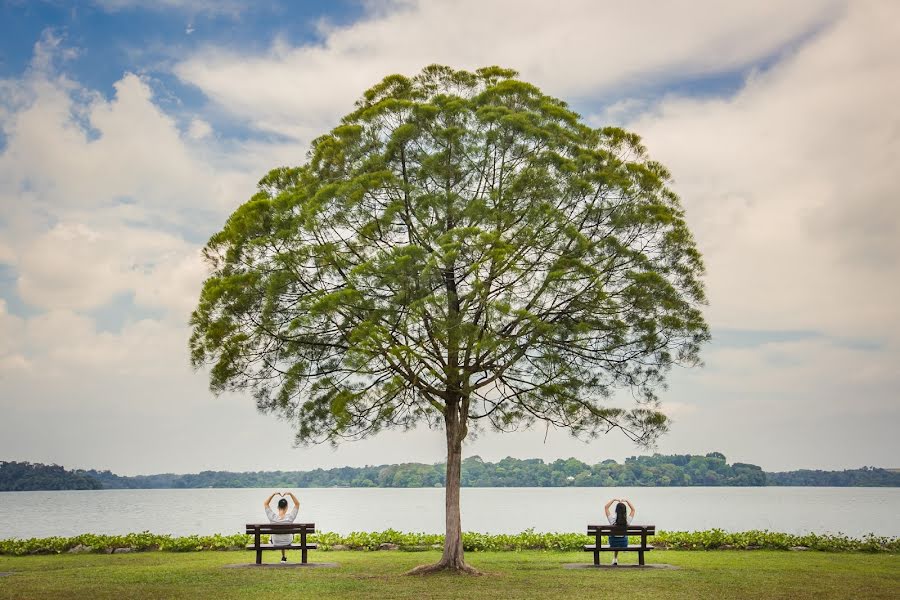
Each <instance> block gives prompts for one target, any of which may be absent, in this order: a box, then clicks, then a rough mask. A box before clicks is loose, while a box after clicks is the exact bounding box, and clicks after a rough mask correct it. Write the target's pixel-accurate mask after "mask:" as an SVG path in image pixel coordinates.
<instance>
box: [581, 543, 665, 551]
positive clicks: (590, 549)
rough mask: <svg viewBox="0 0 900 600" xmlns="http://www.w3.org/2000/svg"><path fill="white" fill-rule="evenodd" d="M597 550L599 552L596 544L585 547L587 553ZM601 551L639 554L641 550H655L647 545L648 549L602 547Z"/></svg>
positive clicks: (637, 547) (640, 547)
mask: <svg viewBox="0 0 900 600" xmlns="http://www.w3.org/2000/svg"><path fill="white" fill-rule="evenodd" d="M595 550H598V548H597V545H596V544H585V546H584V551H585V552H593V551H595ZM599 550H600V552H614V551H618V552H623V551H629V550H631V551H634V552H638V551H641V550H653V546H650V545H647V546H646V547H642V546H625V547H619V548H617V547H615V546H600V548H599Z"/></svg>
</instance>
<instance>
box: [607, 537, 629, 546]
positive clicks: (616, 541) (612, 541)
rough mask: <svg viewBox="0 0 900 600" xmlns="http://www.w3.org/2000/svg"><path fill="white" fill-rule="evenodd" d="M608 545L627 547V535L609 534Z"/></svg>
mask: <svg viewBox="0 0 900 600" xmlns="http://www.w3.org/2000/svg"><path fill="white" fill-rule="evenodd" d="M609 547H610V548H627V547H628V536H627V535H611V536H609Z"/></svg>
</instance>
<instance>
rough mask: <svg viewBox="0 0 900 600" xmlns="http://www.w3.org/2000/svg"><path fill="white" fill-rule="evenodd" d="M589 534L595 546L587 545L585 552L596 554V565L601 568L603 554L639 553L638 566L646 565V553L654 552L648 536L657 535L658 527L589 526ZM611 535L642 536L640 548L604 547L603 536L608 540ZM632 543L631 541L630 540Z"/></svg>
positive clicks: (630, 546)
mask: <svg viewBox="0 0 900 600" xmlns="http://www.w3.org/2000/svg"><path fill="white" fill-rule="evenodd" d="M587 534H588V535H590V536H593V537H594V543H593V544H585V546H584V551H585V552H593V553H594V564H595V565H597V566H600V553H601V552H637V553H638V564H641V565H643V564H644V552H649V551H650V550H653V546H648V545H647V536H651V535H654V534H656V525H629V526H627V527H617V526H615V525H588V526H587ZM611 535H627V536H641V544H640V545H639V546H635V545H631V544H629V545H628V546H624V547H622V548H615V547H610V546H609V545H606V546H604V545H603V543H602V540H603V536H606V537H607V539H608V538H609V536H611ZM629 541H631V540H629Z"/></svg>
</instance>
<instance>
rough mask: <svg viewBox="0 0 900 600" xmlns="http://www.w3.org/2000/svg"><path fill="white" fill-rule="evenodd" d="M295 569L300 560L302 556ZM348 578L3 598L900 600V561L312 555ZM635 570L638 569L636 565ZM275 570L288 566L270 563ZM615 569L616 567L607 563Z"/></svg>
mask: <svg viewBox="0 0 900 600" xmlns="http://www.w3.org/2000/svg"><path fill="white" fill-rule="evenodd" d="M290 556H291V558H292V559H294V560H297V559H299V554H298V555H297V556H296V557H294V556H293V555H290ZM310 556H311V560H312V561H318V562H337V563H339V565H340V566H339V567H338V568H336V569H302V568H293V569H290V568H289V569H254V568H250V569H227V568H224V566H225V565H228V564H235V563H249V562H252V559H253V554H252V553H251V552H197V553H186V554H176V553H166V552H141V553H133V554H112V555H108V554H82V555H67V554H62V555H55V556H22V557H10V556H3V557H0V572H13V574H12V575H10V576H8V577H0V598H15V599H17V600H26V599H29V598H40V599H41V600H47V599H48V598H116V599H122V598H141V599H151V598H191V599H192V600H196V599H197V598H212V597H216V598H261V597H264V596H272V597H274V596H279V597H284V595H286V594H290V596H291V597H305V598H316V599H318V598H349V597H354V598H359V597H382V598H466V599H467V600H474V599H476V598H539V597H546V598H560V599H562V598H577V597H600V596H614V597H618V598H622V597H627V598H715V599H717V600H721V599H724V598H791V599H795V598H801V599H802V598H862V597H865V598H891V599H894V598H898V597H900V556H898V555H897V554H857V553H853V554H848V553H841V554H832V553H825V552H778V551H765V550H757V551H718V552H698V551H694V552H685V551H675V550H666V551H654V552H651V553H649V554H648V555H647V556H648V561H647V562H648V563H649V564H652V563H666V564H670V565H676V566H678V567H680V568H679V570H651V569H644V570H638V569H620V570H611V569H602V570H568V569H563V568H562V565H563V564H565V563H585V562H589V561H590V554H588V553H581V552H578V553H576V552H541V551H524V552H470V553H467V560H468V561H469V562H470V563H471V564H473V565H474V566H476V567H477V568H479V569H481V570H482V571H484V572H485V573H486V574H485V575H484V576H482V577H468V576H452V575H437V576H429V577H408V576H405V575H403V573H404V572H405V571H407V570H408V569H410V568H412V567H414V566H416V565H418V564H424V563H427V562H433V561H435V560H436V559H437V558H438V556H439V553H438V552H436V551H429V552H312V553H311V555H310ZM624 556H625V559H624V560H623V561H622V562H623V563H634V562H635V561H636V557H635V556H633V555H631V554H625V555H624ZM265 557H266V561H267V562H272V561H274V560H275V559H276V557H275V553H273V552H267V553H266V554H265ZM604 558H605V559H608V557H604Z"/></svg>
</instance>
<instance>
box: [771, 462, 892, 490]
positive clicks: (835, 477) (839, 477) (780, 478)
mask: <svg viewBox="0 0 900 600" xmlns="http://www.w3.org/2000/svg"><path fill="white" fill-rule="evenodd" d="M768 482H769V485H793V486H803V485H818V486H832V487H850V486H865V487H897V486H900V471H897V470H890V469H879V468H876V467H863V468H861V469H847V470H844V471H818V470H816V471H812V470H808V469H801V470H799V471H787V472H783V473H768Z"/></svg>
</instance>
